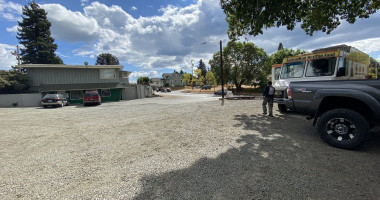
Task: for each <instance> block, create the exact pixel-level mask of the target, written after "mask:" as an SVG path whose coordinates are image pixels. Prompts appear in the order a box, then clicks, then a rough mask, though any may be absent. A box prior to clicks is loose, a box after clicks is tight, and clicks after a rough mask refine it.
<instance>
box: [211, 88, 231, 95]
mask: <svg viewBox="0 0 380 200" xmlns="http://www.w3.org/2000/svg"><path fill="white" fill-rule="evenodd" d="M228 91H229V90H224V95H227V92H228ZM214 94H215V95H222V89H220V90H218V91H216V92H214Z"/></svg>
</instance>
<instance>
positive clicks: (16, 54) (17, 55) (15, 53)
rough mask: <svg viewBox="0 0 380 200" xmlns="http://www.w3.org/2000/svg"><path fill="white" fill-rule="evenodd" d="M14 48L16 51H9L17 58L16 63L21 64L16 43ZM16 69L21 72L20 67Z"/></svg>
mask: <svg viewBox="0 0 380 200" xmlns="http://www.w3.org/2000/svg"><path fill="white" fill-rule="evenodd" d="M16 49H17V50H16V51H14V52H11V53H12V55H14V56H16V58H17V65H20V64H21V62H20V54H19V51H20V49H19V47H18V45H17V46H16ZM18 71H19V72H21V68H20V67H19V68H18Z"/></svg>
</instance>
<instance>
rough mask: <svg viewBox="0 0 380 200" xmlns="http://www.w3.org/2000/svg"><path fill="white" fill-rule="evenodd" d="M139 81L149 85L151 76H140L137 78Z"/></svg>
mask: <svg viewBox="0 0 380 200" xmlns="http://www.w3.org/2000/svg"><path fill="white" fill-rule="evenodd" d="M137 83H138V84H142V85H149V83H150V79H149V77H147V76H144V77H139V78H138V79H137Z"/></svg>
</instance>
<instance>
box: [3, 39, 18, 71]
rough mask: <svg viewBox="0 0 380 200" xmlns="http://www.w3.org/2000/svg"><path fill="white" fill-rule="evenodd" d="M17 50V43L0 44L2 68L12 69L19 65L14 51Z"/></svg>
mask: <svg viewBox="0 0 380 200" xmlns="http://www.w3.org/2000/svg"><path fill="white" fill-rule="evenodd" d="M15 50H16V45H14V46H11V45H8V44H0V58H1V59H0V69H2V70H10V69H12V66H15V65H17V59H16V57H15V56H14V55H12V52H14V51H15Z"/></svg>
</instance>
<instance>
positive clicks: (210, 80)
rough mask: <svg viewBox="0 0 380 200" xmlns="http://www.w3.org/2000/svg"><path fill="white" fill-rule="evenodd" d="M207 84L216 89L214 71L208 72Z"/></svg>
mask: <svg viewBox="0 0 380 200" xmlns="http://www.w3.org/2000/svg"><path fill="white" fill-rule="evenodd" d="M206 84H207V85H211V86H214V87H215V86H216V79H215V76H214V73H212V71H208V72H207V73H206Z"/></svg>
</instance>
